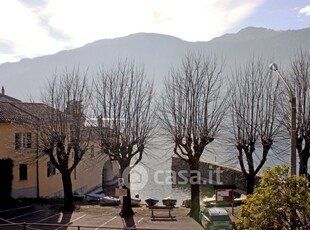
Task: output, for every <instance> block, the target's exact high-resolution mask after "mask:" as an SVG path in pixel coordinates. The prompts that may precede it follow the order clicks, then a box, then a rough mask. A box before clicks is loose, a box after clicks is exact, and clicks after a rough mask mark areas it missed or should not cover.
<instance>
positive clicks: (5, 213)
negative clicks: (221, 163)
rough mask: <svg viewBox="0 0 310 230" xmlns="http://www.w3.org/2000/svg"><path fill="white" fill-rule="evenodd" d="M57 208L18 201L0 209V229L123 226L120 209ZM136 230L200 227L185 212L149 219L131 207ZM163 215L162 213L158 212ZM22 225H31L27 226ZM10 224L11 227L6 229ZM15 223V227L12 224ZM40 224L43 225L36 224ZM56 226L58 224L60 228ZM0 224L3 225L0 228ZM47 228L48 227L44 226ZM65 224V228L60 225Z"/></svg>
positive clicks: (145, 212) (177, 210)
mask: <svg viewBox="0 0 310 230" xmlns="http://www.w3.org/2000/svg"><path fill="white" fill-rule="evenodd" d="M58 207H59V206H57V205H53V204H40V203H37V202H21V203H18V204H15V205H13V206H7V207H2V208H1V209H0V230H2V229H3V230H13V229H14V230H15V229H16V230H17V229H32V230H38V229H53V230H58V229H70V230H71V229H72V230H73V229H79V230H82V229H83V230H86V229H96V230H99V229H123V227H124V224H123V220H122V218H121V217H120V216H119V212H120V207H102V206H99V205H84V204H81V205H79V206H78V208H77V210H75V211H74V212H62V211H60V210H59V208H58ZM133 209H134V212H135V215H134V220H135V223H136V226H137V229H184V230H185V229H186V230H191V229H193V230H196V229H197V230H199V229H202V227H201V226H200V225H199V224H198V223H197V222H195V221H194V220H193V219H191V218H190V217H188V216H187V214H188V212H189V209H187V208H183V207H176V208H174V209H173V211H172V213H171V214H172V216H175V218H174V219H171V218H159V219H156V220H152V219H151V213H150V211H149V210H148V208H147V207H146V206H141V207H137V208H133ZM158 215H166V213H158ZM25 223H32V225H28V224H25ZM10 224H14V225H13V226H9V225H10ZM16 224H19V225H16ZM40 224H44V226H43V225H40ZM59 224H62V226H60V225H59ZM1 225H5V226H2V227H1ZM47 225H48V226H47ZM63 225H65V226H63Z"/></svg>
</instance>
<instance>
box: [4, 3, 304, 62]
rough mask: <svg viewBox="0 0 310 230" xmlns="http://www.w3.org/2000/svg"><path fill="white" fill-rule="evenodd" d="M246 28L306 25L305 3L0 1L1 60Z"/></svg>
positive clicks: (200, 37)
mask: <svg viewBox="0 0 310 230" xmlns="http://www.w3.org/2000/svg"><path fill="white" fill-rule="evenodd" d="M247 26H256V27H265V28H269V29H275V30H288V29H301V28H306V27H310V1H309V0H0V63H4V62H10V61H18V60H20V59H21V58H24V57H35V56H41V55H46V54H52V53H56V52H58V51H60V50H64V49H72V48H75V47H80V46H83V45H85V44H87V43H90V42H93V41H95V40H100V39H104V38H115V37H122V36H126V35H128V34H132V33H138V32H154V33H161V34H168V35H172V36H176V37H179V38H181V39H183V40H187V41H208V40H210V39H212V38H214V37H217V36H221V35H223V34H225V33H236V32H238V31H239V30H240V29H242V28H244V27H247Z"/></svg>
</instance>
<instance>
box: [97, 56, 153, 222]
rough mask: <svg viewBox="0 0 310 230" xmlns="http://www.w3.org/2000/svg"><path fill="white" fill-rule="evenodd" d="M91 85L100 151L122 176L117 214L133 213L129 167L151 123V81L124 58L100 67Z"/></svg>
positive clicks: (143, 145) (145, 140)
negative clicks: (97, 76) (105, 68)
mask: <svg viewBox="0 0 310 230" xmlns="http://www.w3.org/2000/svg"><path fill="white" fill-rule="evenodd" d="M93 86H94V89H93V93H94V103H95V106H94V109H95V113H96V114H97V115H98V116H99V121H101V122H99V130H100V139H101V147H102V151H103V153H104V154H106V155H108V156H109V158H110V159H111V160H112V161H117V162H118V164H119V166H120V174H121V175H122V176H123V177H125V178H124V179H125V182H127V183H125V188H126V189H127V196H125V197H123V206H122V211H121V215H122V216H124V217H130V216H133V214H134V213H133V210H132V207H131V194H130V171H131V169H133V168H134V167H135V166H136V165H137V164H138V163H139V162H140V161H141V159H142V157H143V154H144V153H145V149H146V146H147V144H148V143H149V141H150V138H151V136H152V133H153V130H154V127H155V126H154V111H153V108H152V101H153V96H154V93H153V84H151V83H150V82H148V81H147V80H146V78H145V73H144V70H143V68H141V67H138V66H136V65H135V64H134V63H133V62H129V61H127V60H126V61H124V62H119V63H118V65H117V66H114V67H111V68H110V69H108V70H102V71H101V72H100V76H99V78H98V79H96V80H95V82H94V84H93ZM127 173H128V174H127ZM125 174H127V175H125ZM130 227H131V226H130Z"/></svg>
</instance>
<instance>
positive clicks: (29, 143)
mask: <svg viewBox="0 0 310 230" xmlns="http://www.w3.org/2000/svg"><path fill="white" fill-rule="evenodd" d="M26 143H27V146H26V148H28V149H30V148H31V133H27V142H26Z"/></svg>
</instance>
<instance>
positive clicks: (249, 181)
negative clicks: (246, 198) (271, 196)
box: [246, 173, 255, 194]
mask: <svg viewBox="0 0 310 230" xmlns="http://www.w3.org/2000/svg"><path fill="white" fill-rule="evenodd" d="M254 187H255V174H251V173H249V174H247V175H246V190H247V194H252V193H253V192H254Z"/></svg>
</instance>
